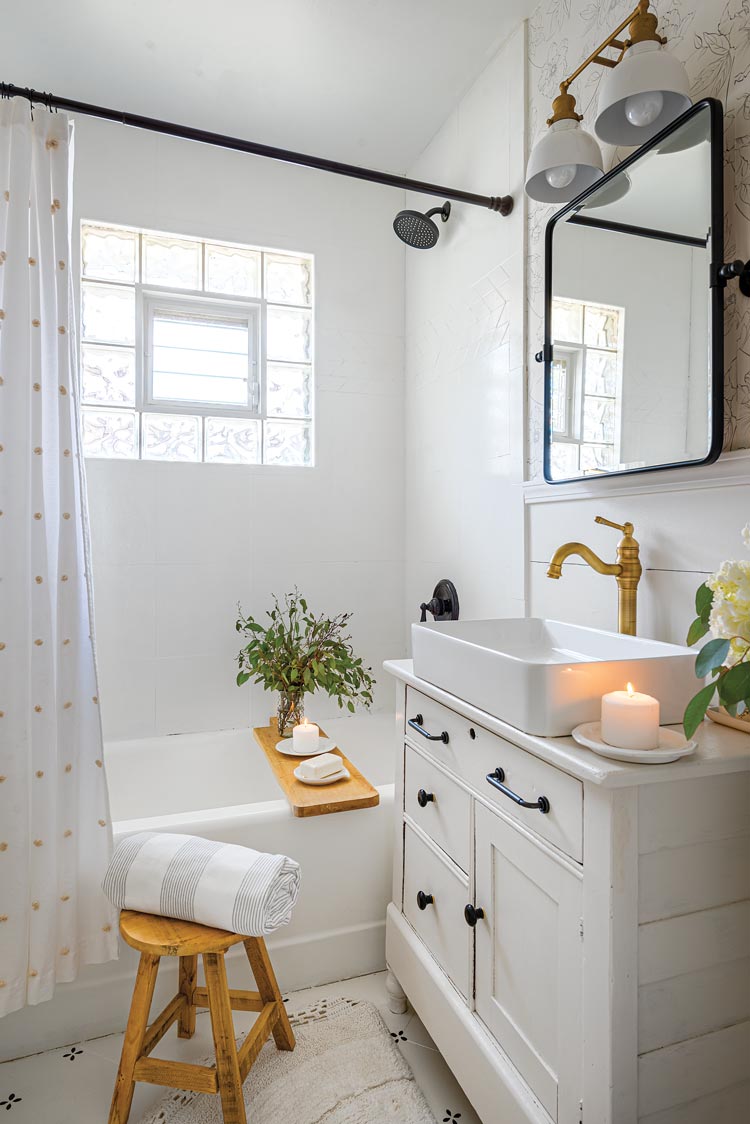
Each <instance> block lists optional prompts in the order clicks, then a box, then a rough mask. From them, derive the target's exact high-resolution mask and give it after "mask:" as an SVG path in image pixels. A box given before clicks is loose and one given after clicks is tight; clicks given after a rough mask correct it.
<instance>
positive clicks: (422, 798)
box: [417, 788, 435, 808]
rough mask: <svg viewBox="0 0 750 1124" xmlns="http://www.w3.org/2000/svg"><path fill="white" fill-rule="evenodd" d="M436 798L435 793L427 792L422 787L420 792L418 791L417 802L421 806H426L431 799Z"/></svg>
mask: <svg viewBox="0 0 750 1124" xmlns="http://www.w3.org/2000/svg"><path fill="white" fill-rule="evenodd" d="M434 799H435V793H434V792H425V790H424V789H423V788H420V790H419V792H418V793H417V804H419V807H420V808H426V807H427V805H428V804H429V803H430V801H431V800H434Z"/></svg>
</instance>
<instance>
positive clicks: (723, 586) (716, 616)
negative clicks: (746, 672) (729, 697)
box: [706, 524, 750, 667]
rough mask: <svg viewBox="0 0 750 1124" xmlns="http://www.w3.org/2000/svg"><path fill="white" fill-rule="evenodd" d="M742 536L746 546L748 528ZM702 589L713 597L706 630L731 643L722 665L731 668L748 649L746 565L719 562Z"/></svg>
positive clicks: (749, 581) (749, 570) (749, 577)
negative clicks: (718, 565) (720, 563)
mask: <svg viewBox="0 0 750 1124" xmlns="http://www.w3.org/2000/svg"><path fill="white" fill-rule="evenodd" d="M742 536H743V539H745V541H746V542H747V543H748V545H750V524H749V525H748V527H746V528H745V530H744V531H743V532H742ZM706 585H707V586H708V588H709V589H710V590H711V591H712V593H713V595H714V599H713V605H712V607H711V616H710V618H709V624H710V628H711V631H712V633H713V634H714V636H716V637H721V638H722V639H725V640H727V639H731V641H732V643H731V646H730V649H729V653H728V655H727V658H726V660H725V661H724V662H725V664H726V665H727V666H728V667H732V666H733V665H734V664H736V663H737V662H738V661H739V660H741V659H742V657H743V656H744V655H745V654H746V653H747V650H748V646H750V562H745V561H741V562H731V561H728V562H723V563H722V565H721V567H720V568H719V569H718V570H717V571H716V573H715V574H712V575H711V577H710V578H709V579H708V580H707V582H706Z"/></svg>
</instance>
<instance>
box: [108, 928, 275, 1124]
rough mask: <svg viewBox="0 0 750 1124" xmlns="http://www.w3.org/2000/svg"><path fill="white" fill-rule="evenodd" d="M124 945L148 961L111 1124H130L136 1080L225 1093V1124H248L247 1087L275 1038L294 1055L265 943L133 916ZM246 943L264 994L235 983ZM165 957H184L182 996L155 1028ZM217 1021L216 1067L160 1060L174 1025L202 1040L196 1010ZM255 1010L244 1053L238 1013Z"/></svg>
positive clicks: (133, 1008)
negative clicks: (234, 963) (235, 952)
mask: <svg viewBox="0 0 750 1124" xmlns="http://www.w3.org/2000/svg"><path fill="white" fill-rule="evenodd" d="M120 932H121V934H122V937H123V940H124V941H126V943H127V944H129V945H130V946H131V948H134V949H137V951H138V952H140V954H141V958H140V963H139V965H138V975H137V976H136V981H135V987H134V989H133V998H132V1002H131V1005H130V1015H129V1017H128V1025H127V1029H126V1031H125V1036H124V1039H123V1044H122V1054H121V1057H120V1065H119V1068H118V1071H117V1078H116V1080H115V1091H114V1094H113V1097H112V1106H111V1108H110V1111H109V1124H127V1121H128V1117H129V1116H130V1107H131V1104H132V1101H133V1092H134V1090H135V1083H136V1081H146V1082H149V1083H150V1084H152V1085H166V1086H168V1087H170V1088H173V1089H192V1090H194V1091H195V1092H198V1093H218V1095H219V1096H220V1098H221V1109H222V1115H223V1117H224V1124H247V1115H246V1113H245V1103H244V1100H243V1097H242V1082H243V1081H244V1080H245V1078H246V1077H247V1074H248V1072H249V1070H250V1067H251V1066H252V1065H253V1062H254V1061H255V1059H256V1058H257V1057H258V1054H259V1053H260V1051H261V1050H262V1048H263V1045H264V1043H265V1042H266V1039H267V1038H268V1037H269V1036H270V1035H273V1038H274V1041H275V1042H276V1046H277V1048H278V1049H279V1050H293V1049H294V1032H293V1030H292V1028H291V1025H290V1023H289V1018H288V1016H287V1013H286V1008H285V1007H284V1002H283V1000H282V998H281V993H280V991H279V985H278V984H277V982H276V976H275V975H274V971H273V967H272V966H271V961H270V959H269V956H268V950H267V949H266V943H265V941H264V940H263V938H262V937H243V936H241V935H240V934H239V933H230V932H227V931H226V930H224V929H212V928H211V927H210V926H209V925H199V924H197V923H196V922H193V921H178V920H175V919H174V918H170V917H156V916H154V915H153V914H151V913H139V912H137V911H135V910H132V909H126V910H123V912H122V913H121V914H120ZM236 944H243V945H244V946H245V954H246V956H247V959H248V961H249V964H250V968H251V970H252V973H253V975H254V976H255V983H256V986H257V988H258V990H257V991H239V990H235V989H233V988H230V987H229V985H228V983H227V973H226V965H225V963H224V954H225V953H226V951H227V950H228V949H229V948H231V947H232V945H236ZM162 956H177V957H179V990H178V992H177V994H176V995H175V996H174V998H173V999H172V1000H171V1001H170V1002H169V1003H168V1004H167V1006H166V1007H165V1008H164V1010H163V1011H162V1012H161V1013H160V1014H159V1015H157V1017H156V1018H155V1019H154V1020H153V1021H152V1022H151V1023H150V1024H149V1014H150V1011H151V1000H152V999H153V995H154V987H155V984H156V974H157V972H158V969H159V963H160V961H161V958H162ZM199 956H202V957H203V968H204V973H205V978H206V982H205V986H204V987H199V986H198V957H199ZM198 1007H207V1008H208V1010H209V1012H210V1015H211V1029H212V1031H213V1039H214V1047H215V1051H216V1064H215V1065H213V1066H207V1065H194V1064H192V1063H189V1062H178V1061H167V1060H166V1059H162V1058H152V1057H151V1056H150V1055H151V1052H152V1051H153V1049H154V1048H155V1046H156V1045H157V1044H158V1043H159V1042H160V1041H161V1039H162V1038H163V1037H164V1035H165V1034H166V1033H167V1031H168V1030H169V1028H170V1027H171V1026H172V1024H173V1023H175V1022H176V1023H177V1034H178V1036H179V1037H180V1038H192V1036H193V1034H194V1033H195V1014H196V1008H198ZM233 1010H235V1011H255V1012H257V1015H258V1017H257V1019H256V1020H255V1022H254V1024H253V1026H252V1027H251V1028H250V1030H249V1032H248V1034H247V1036H246V1037H245V1040H244V1041H243V1043H242V1045H241V1046H240V1048H239V1049H237V1045H236V1042H235V1031H234V1026H233V1023H232V1011H233Z"/></svg>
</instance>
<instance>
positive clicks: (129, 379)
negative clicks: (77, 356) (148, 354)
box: [81, 344, 135, 406]
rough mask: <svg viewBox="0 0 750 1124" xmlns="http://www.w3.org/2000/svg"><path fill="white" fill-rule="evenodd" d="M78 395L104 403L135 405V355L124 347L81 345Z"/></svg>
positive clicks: (106, 404) (89, 400) (85, 399)
mask: <svg viewBox="0 0 750 1124" xmlns="http://www.w3.org/2000/svg"><path fill="white" fill-rule="evenodd" d="M81 397H82V399H83V401H84V402H94V403H97V404H99V405H105V406H135V354H134V353H133V352H132V351H127V350H125V348H115V347H95V346H93V345H92V344H84V345H83V347H82V348H81Z"/></svg>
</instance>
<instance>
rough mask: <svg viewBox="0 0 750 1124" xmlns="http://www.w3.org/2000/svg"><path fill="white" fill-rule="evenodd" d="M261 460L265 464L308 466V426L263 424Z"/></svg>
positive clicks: (286, 423)
mask: <svg viewBox="0 0 750 1124" xmlns="http://www.w3.org/2000/svg"><path fill="white" fill-rule="evenodd" d="M263 460H264V462H265V463H266V464H309V463H310V426H309V425H300V424H299V423H298V422H283V421H267V422H264V423H263Z"/></svg>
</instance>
